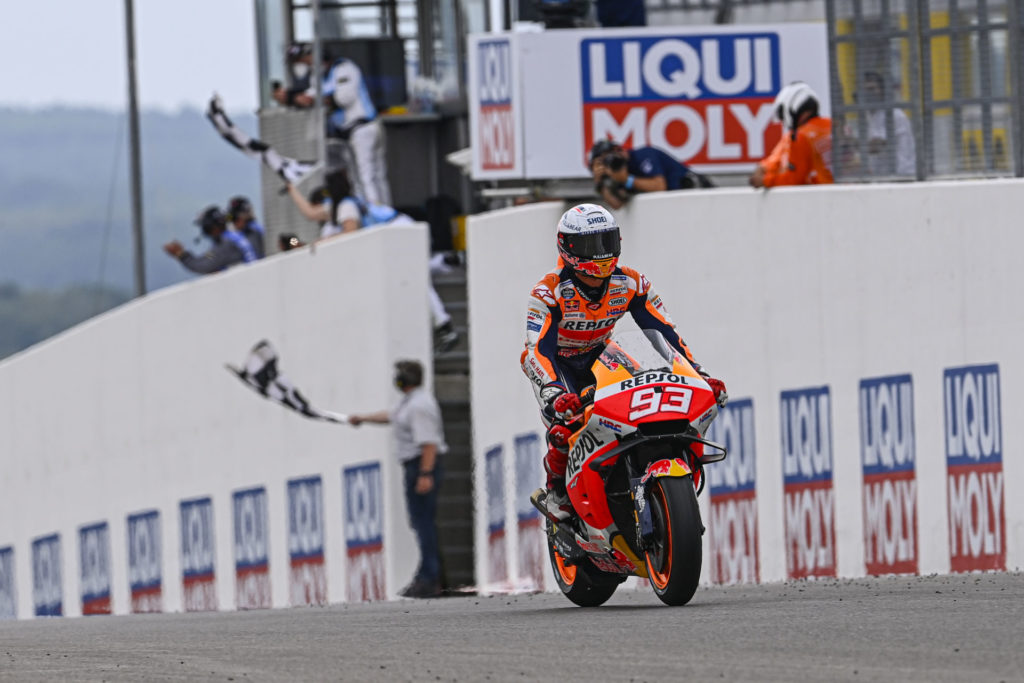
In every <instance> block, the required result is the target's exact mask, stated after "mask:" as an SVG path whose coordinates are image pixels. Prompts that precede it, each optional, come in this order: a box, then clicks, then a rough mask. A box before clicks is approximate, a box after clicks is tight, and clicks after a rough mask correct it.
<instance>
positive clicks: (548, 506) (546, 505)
mask: <svg viewBox="0 0 1024 683" xmlns="http://www.w3.org/2000/svg"><path fill="white" fill-rule="evenodd" d="M552 429H553V431H554V430H555V428H552ZM562 429H565V427H562ZM566 431H568V430H566ZM561 436H562V435H561V434H549V437H548V443H549V446H548V452H547V454H545V456H544V469H545V470H546V471H547V475H548V481H547V487H546V488H544V489H538V490H537V491H535V492H534V494H533V496H532V498H534V505H536V506H537V507H539V508H541V509H543V510H544V511H545V512H546V513H547V515H548V517H550V518H551V519H554V520H558V521H565V520H567V519H569V518H570V517H572V515H573V510H572V503H570V502H569V494H568V492H567V491H566V490H565V467H566V464H567V463H568V460H569V449H568V447H567V446H565V445H556V444H558V443H559V442H561V443H564V439H562V438H560V437H561Z"/></svg>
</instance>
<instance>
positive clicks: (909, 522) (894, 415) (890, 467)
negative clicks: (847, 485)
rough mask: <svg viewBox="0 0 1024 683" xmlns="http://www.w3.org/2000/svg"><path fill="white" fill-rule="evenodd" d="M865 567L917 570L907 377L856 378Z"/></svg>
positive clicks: (911, 400)
mask: <svg viewBox="0 0 1024 683" xmlns="http://www.w3.org/2000/svg"><path fill="white" fill-rule="evenodd" d="M860 454H861V466H862V468H863V473H864V566H865V569H866V571H867V573H868V574H871V575H875V576H878V575H882V574H916V573H917V570H918V554H917V538H918V531H917V527H918V522H917V477H916V474H915V462H916V461H917V451H916V447H915V440H914V385H913V381H912V379H911V377H910V375H895V376H891V377H876V378H871V379H863V380H861V382H860Z"/></svg>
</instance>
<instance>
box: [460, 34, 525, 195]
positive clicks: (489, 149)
mask: <svg viewBox="0 0 1024 683" xmlns="http://www.w3.org/2000/svg"><path fill="white" fill-rule="evenodd" d="M513 44H514V38H513V37H511V36H505V37H488V38H486V39H480V40H475V41H473V42H471V47H470V50H469V56H470V58H469V79H470V85H471V87H470V102H471V104H470V119H471V121H470V126H471V132H470V136H471V140H470V142H471V146H472V149H473V170H474V175H475V176H478V177H508V176H509V175H510V174H520V175H521V168H522V153H521V147H522V141H521V134H520V132H519V128H520V122H519V112H518V108H517V106H516V99H517V93H516V90H517V82H516V71H517V65H516V55H515V54H514V52H513Z"/></svg>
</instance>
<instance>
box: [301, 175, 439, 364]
mask: <svg viewBox="0 0 1024 683" xmlns="http://www.w3.org/2000/svg"><path fill="white" fill-rule="evenodd" d="M324 180H325V181H326V182H327V185H326V186H325V187H320V188H317V189H315V190H313V192H311V193H310V196H309V198H308V199H307V198H306V197H303V196H302V193H301V192H299V191H298V189H297V188H296V187H295V186H294V185H291V184H289V185H288V186H287V187H288V195H289V196H290V197H291V198H292V201H293V202H295V206H296V207H298V209H299V212H300V213H301V214H302V215H303V216H305V217H306V218H307V219H309V220H311V221H317V222H318V223H320V226H321V227H320V239H327V238H329V237H333V236H335V235H340V234H344V233H351V232H355V231H356V230H359V229H360V228H370V227H374V226H378V225H407V224H410V223H413V222H414V221H413V220H412V219H411V218H410V217H409V216H407V215H405V214H404V213H401V212H400V211H398V210H397V209H394V208H392V207H390V206H381V205H379V204H371V203H368V202H365V201H363V200H362V199H361V198H359V197H357V196H355V195H354V193H353V192H352V186H351V184H350V183H349V180H348V174H347V173H346V172H345V171H344V169H340V170H337V171H333V172H331V173H328V174H327V176H326V177H325V178H324ZM427 294H428V298H429V301H430V314H431V318H432V320H433V323H434V351H435V353H444V352H446V351H450V350H451V349H452V348H453V347H454V346H455V345H456V344H457V343H458V341H459V333H458V332H457V331H456V330H455V328H454V327H453V326H452V317H451V315H450V314H449V313H448V311H447V310H446V309H445V307H444V302H442V301H441V297H440V296H438V294H437V290H435V289H434V287H433V285H431V286H430V287H428V290H427Z"/></svg>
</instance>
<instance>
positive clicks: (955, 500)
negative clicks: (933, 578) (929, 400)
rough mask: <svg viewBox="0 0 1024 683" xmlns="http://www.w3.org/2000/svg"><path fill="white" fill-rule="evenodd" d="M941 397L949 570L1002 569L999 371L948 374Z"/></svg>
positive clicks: (989, 367) (950, 371)
mask: <svg viewBox="0 0 1024 683" xmlns="http://www.w3.org/2000/svg"><path fill="white" fill-rule="evenodd" d="M943 396H944V401H943V403H944V405H945V423H946V438H945V442H946V469H947V477H948V495H949V563H950V568H951V569H952V570H953V571H954V572H967V571H975V570H980V569H1006V511H1005V507H1004V505H1003V503H1004V500H1005V498H1004V484H1005V479H1004V478H1003V437H1002V411H1001V409H1000V392H999V366H998V365H995V364H992V365H972V366H967V367H960V368H949V369H947V370H946V371H945V373H944V377H943Z"/></svg>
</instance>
